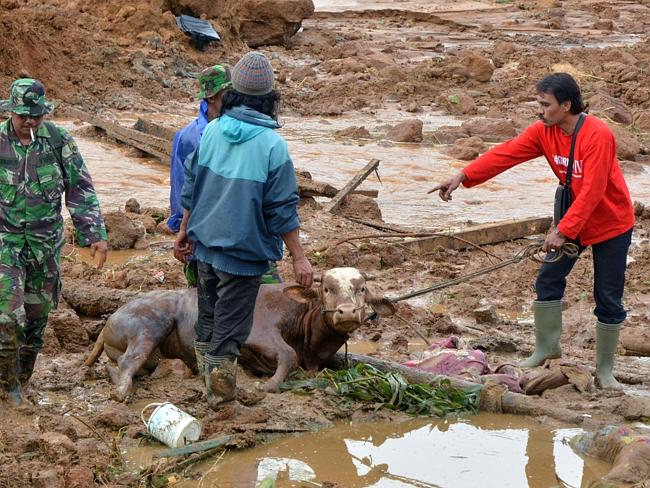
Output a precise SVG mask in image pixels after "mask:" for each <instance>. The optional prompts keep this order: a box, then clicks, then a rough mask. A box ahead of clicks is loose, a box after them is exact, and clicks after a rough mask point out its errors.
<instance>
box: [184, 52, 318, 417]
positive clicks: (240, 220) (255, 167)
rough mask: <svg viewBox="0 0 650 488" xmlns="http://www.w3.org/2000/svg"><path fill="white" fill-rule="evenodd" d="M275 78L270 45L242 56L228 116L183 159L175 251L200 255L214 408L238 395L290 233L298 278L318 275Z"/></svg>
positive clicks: (225, 104) (206, 368) (225, 107)
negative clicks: (269, 278)
mask: <svg viewBox="0 0 650 488" xmlns="http://www.w3.org/2000/svg"><path fill="white" fill-rule="evenodd" d="M273 82H274V75H273V68H272V67H271V63H269V61H268V59H266V57H265V56H264V55H263V54H261V53H258V52H250V53H248V54H246V55H245V56H244V57H243V58H242V59H240V60H239V62H238V63H237V64H236V65H235V67H234V69H233V71H232V88H231V89H230V90H228V91H227V92H226V94H225V95H224V97H223V100H222V106H221V114H222V115H221V117H219V118H218V119H215V120H213V121H212V122H210V123H209V124H208V126H207V127H206V128H205V131H204V134H203V137H202V139H201V143H200V145H199V147H198V149H197V150H196V151H195V152H194V154H193V155H192V156H191V157H190V158H188V159H187V160H186V162H185V184H184V185H183V192H182V200H181V202H182V206H183V209H184V211H183V219H182V221H181V225H180V230H179V232H178V235H177V238H176V243H175V245H174V254H175V255H177V256H180V257H184V256H187V255H190V254H192V253H193V254H194V256H196V259H197V261H198V274H199V280H198V308H199V317H198V321H197V324H196V335H197V338H196V341H197V344H198V345H206V349H205V350H206V352H205V354H204V355H203V358H202V360H203V361H202V362H203V373H204V378H205V383H206V389H207V392H208V404H209V405H210V407H211V408H212V409H215V410H216V409H217V408H218V407H219V406H220V405H221V404H223V403H226V402H230V401H232V400H234V398H235V387H236V365H237V357H238V356H239V351H240V348H241V346H242V345H243V344H244V343H245V341H246V339H247V338H248V334H249V333H250V330H251V327H252V323H253V310H254V308H255V299H256V297H257V292H258V290H259V287H260V282H261V277H262V275H263V274H264V273H265V272H266V271H267V269H268V262H269V261H277V260H279V259H282V256H283V245H282V243H283V241H284V243H285V244H286V245H287V247H288V248H289V252H290V254H291V256H292V260H293V270H294V275H295V278H296V281H297V282H298V283H299V284H300V285H302V286H311V284H312V281H313V270H312V268H311V264H310V263H309V261H308V260H307V258H306V257H305V254H304V251H303V249H302V246H301V244H300V239H299V229H300V222H299V220H298V202H299V196H298V191H297V186H296V177H295V170H294V167H293V162H292V161H291V157H290V156H289V150H288V147H287V143H286V141H285V140H284V139H283V138H282V137H281V136H279V135H278V134H277V133H276V132H275V130H274V129H277V128H278V127H279V124H278V122H277V110H278V106H279V102H280V94H279V93H278V92H277V91H275V90H273ZM199 356H200V354H199V350H198V349H197V359H199Z"/></svg>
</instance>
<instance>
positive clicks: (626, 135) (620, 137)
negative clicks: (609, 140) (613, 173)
mask: <svg viewBox="0 0 650 488" xmlns="http://www.w3.org/2000/svg"><path fill="white" fill-rule="evenodd" d="M607 125H608V126H609V128H610V129H611V130H612V132H613V133H614V137H616V149H617V151H616V153H617V155H618V158H619V159H627V160H630V161H634V158H635V157H636V155H637V154H639V153H640V152H641V144H640V143H639V141H638V140H637V139H636V137H634V135H633V134H631V133H630V132H629V131H628V130H627V129H625V128H624V127H621V126H620V125H617V124H614V123H608V124H607Z"/></svg>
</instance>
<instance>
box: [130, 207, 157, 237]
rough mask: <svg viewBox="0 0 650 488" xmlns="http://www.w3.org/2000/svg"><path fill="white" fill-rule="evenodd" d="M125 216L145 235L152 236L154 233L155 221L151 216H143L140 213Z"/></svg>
mask: <svg viewBox="0 0 650 488" xmlns="http://www.w3.org/2000/svg"><path fill="white" fill-rule="evenodd" d="M126 216H127V217H128V218H129V219H130V220H131V222H133V223H134V224H135V225H136V227H138V226H142V227H144V230H145V231H146V232H147V234H153V233H154V232H156V226H157V225H158V224H157V223H156V219H154V218H153V217H152V216H151V215H144V214H140V213H137V212H136V213H133V212H127V214H126Z"/></svg>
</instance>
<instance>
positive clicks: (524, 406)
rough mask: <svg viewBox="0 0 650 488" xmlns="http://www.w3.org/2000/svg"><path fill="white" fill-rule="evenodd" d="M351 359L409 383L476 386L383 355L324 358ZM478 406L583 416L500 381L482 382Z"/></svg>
mask: <svg viewBox="0 0 650 488" xmlns="http://www.w3.org/2000/svg"><path fill="white" fill-rule="evenodd" d="M355 363H363V364H367V365H370V366H373V367H374V368H377V369H378V370H380V371H384V372H395V373H399V374H401V375H402V376H403V377H404V379H405V380H406V381H408V382H409V383H427V384H431V383H433V382H436V381H439V380H441V379H448V380H449V381H450V382H451V384H452V385H453V386H455V387H457V388H467V387H470V386H472V387H474V386H476V383H472V382H469V381H467V380H463V379H460V378H453V377H448V376H442V375H436V374H433V373H429V372H427V371H423V370H421V369H417V368H409V367H408V366H402V365H401V364H398V363H394V362H392V361H385V360H383V359H377V358H372V357H370V356H364V355H361V354H347V361H346V355H345V354H344V353H340V352H339V353H336V354H335V355H334V356H333V357H332V358H331V359H330V360H329V361H328V363H327V364H326V366H327V367H329V368H332V369H344V368H348V367H350V366H351V365H354V364H355ZM480 408H481V410H484V411H489V412H501V413H513V414H520V415H530V416H540V415H546V416H548V417H552V418H555V419H558V420H561V421H564V422H571V423H575V424H580V423H582V421H583V419H584V417H583V414H581V413H579V412H576V411H573V410H569V409H566V408H562V407H558V406H556V404H554V403H552V402H549V401H547V400H545V399H543V398H540V397H532V396H526V395H521V394H519V393H513V392H511V391H508V390H507V388H506V387H505V385H501V384H495V385H489V384H486V385H483V390H482V391H481V407H480Z"/></svg>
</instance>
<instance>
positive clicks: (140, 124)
mask: <svg viewBox="0 0 650 488" xmlns="http://www.w3.org/2000/svg"><path fill="white" fill-rule="evenodd" d="M133 128H134V129H135V130H137V131H140V132H144V133H145V134H149V135H150V136H154V137H158V138H160V139H166V140H168V141H173V140H174V135H175V134H176V132H177V130H178V129H176V128H174V127H168V126H166V125H161V124H158V123H157V122H154V121H152V120H149V119H143V118H141V117H138V120H136V121H135V124H133Z"/></svg>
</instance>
